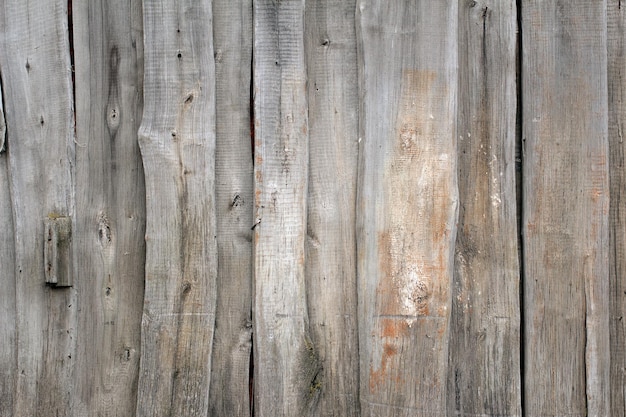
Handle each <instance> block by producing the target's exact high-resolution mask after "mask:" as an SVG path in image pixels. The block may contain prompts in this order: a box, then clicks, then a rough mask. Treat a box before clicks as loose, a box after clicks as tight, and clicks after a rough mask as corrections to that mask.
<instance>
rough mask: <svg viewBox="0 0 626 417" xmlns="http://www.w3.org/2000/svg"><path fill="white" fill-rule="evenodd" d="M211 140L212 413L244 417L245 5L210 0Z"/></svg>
mask: <svg viewBox="0 0 626 417" xmlns="http://www.w3.org/2000/svg"><path fill="white" fill-rule="evenodd" d="M213 40H214V49H215V57H216V58H215V78H216V91H215V94H216V98H215V99H216V109H217V125H216V129H217V143H216V151H215V152H216V156H215V158H216V161H215V177H216V189H215V201H216V213H217V248H218V275H217V310H216V316H215V338H214V344H213V359H212V361H211V364H212V369H211V390H210V397H209V404H210V410H209V414H210V415H212V416H216V417H218V416H241V417H246V416H249V415H250V386H249V383H250V356H251V349H252V317H251V311H252V231H251V230H250V227H251V226H252V212H253V207H254V198H253V190H252V188H253V184H252V183H253V175H252V169H253V168H252V147H251V138H250V134H251V132H250V130H251V126H250V105H251V103H250V101H251V99H250V83H251V76H252V1H251V0H236V1H235V0H213Z"/></svg>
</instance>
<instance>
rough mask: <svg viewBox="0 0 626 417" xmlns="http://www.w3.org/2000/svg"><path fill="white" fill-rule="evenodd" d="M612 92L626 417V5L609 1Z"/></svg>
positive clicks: (613, 260)
mask: <svg viewBox="0 0 626 417" xmlns="http://www.w3.org/2000/svg"><path fill="white" fill-rule="evenodd" d="M607 3H608V4H607V19H608V21H607V27H608V30H607V43H608V48H607V51H608V73H607V74H608V86H609V88H608V91H609V175H610V177H609V180H610V197H611V198H610V200H611V207H610V211H609V222H610V223H609V237H610V243H609V244H610V247H609V259H610V261H609V265H610V270H609V272H610V284H609V285H610V289H609V308H610V313H609V314H610V349H611V352H610V355H611V359H610V364H611V369H610V379H611V388H610V395H611V397H610V401H611V409H610V412H609V413H608V414H609V415H610V416H612V417H626V219H625V218H624V213H626V197H625V193H624V190H625V189H626V167H625V162H626V161H625V159H624V130H625V129H626V74H625V73H624V68H626V39H625V37H626V3H624V4H622V1H621V0H608V1H607Z"/></svg>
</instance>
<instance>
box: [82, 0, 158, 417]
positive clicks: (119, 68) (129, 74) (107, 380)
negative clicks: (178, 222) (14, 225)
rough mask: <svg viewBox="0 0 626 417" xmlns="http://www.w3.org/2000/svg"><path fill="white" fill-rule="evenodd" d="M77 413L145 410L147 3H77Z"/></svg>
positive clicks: (123, 0)
mask: <svg viewBox="0 0 626 417" xmlns="http://www.w3.org/2000/svg"><path fill="white" fill-rule="evenodd" d="M72 6H73V22H74V25H73V32H74V51H75V63H76V64H75V77H76V78H75V79H76V91H77V94H76V129H77V132H76V135H77V142H78V146H77V148H76V224H77V227H76V230H75V233H74V241H75V242H76V243H77V244H76V249H75V251H76V260H77V261H76V273H75V277H76V279H75V288H76V290H77V292H78V296H79V299H78V301H79V303H78V306H79V308H80V311H81V314H80V315H79V321H78V330H77V355H76V361H77V368H76V375H75V381H76V384H75V387H74V390H75V391H74V392H73V395H72V398H73V401H74V415H76V416H88V415H89V416H132V415H134V413H135V410H136V397H137V379H138V377H139V351H140V343H141V315H142V311H143V286H144V262H145V241H144V235H145V217H146V214H145V188H144V179H143V168H142V164H141V156H140V154H139V146H138V143H137V129H138V128H139V123H140V120H141V101H142V81H143V73H142V68H141V62H142V48H143V39H142V31H141V27H142V15H141V1H139V0H133V1H130V2H129V1H126V0H121V1H89V2H87V1H80V2H77V1H74V2H73V4H72Z"/></svg>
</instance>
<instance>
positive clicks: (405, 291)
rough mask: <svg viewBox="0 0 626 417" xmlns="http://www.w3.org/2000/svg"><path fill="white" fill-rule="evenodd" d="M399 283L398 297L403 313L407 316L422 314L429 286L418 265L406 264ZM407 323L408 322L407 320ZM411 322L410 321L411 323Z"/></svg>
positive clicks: (425, 306)
mask: <svg viewBox="0 0 626 417" xmlns="http://www.w3.org/2000/svg"><path fill="white" fill-rule="evenodd" d="M401 280H402V282H400V283H399V297H400V303H401V305H402V310H403V313H404V314H406V315H407V316H420V315H424V311H425V310H426V308H427V304H428V296H429V294H430V288H429V284H428V278H427V277H426V276H424V273H423V272H422V268H420V266H419V265H415V264H412V265H407V266H406V272H405V273H403V274H402V278H401ZM407 323H408V322H407ZM411 324H412V323H411Z"/></svg>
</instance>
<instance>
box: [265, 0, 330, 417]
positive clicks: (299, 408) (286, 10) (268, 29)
mask: <svg viewBox="0 0 626 417" xmlns="http://www.w3.org/2000/svg"><path fill="white" fill-rule="evenodd" d="M304 10H305V2H304V0H284V1H280V2H276V1H274V0H259V1H255V2H254V22H253V26H254V72H253V73H254V117H255V157H254V164H255V165H254V174H255V182H254V186H255V219H254V222H255V227H254V236H253V239H254V246H253V253H254V301H253V303H254V304H253V306H254V414H255V415H258V416H261V417H270V416H271V417H280V416H295V415H298V416H305V415H307V414H308V413H309V411H310V410H311V409H312V407H313V406H314V405H315V398H316V395H315V393H316V389H315V383H316V382H315V378H316V375H317V374H318V373H319V371H320V363H319V353H318V349H317V346H315V345H314V344H313V342H312V339H311V337H310V334H309V323H308V311H307V300H306V294H305V291H306V286H305V274H304V269H305V268H304V266H305V238H306V207H307V206H306V197H307V182H308V181H307V175H308V118H307V113H308V109H307V100H306V80H307V77H306V68H305V57H304V50H303V49H304V39H303V36H304Z"/></svg>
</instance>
